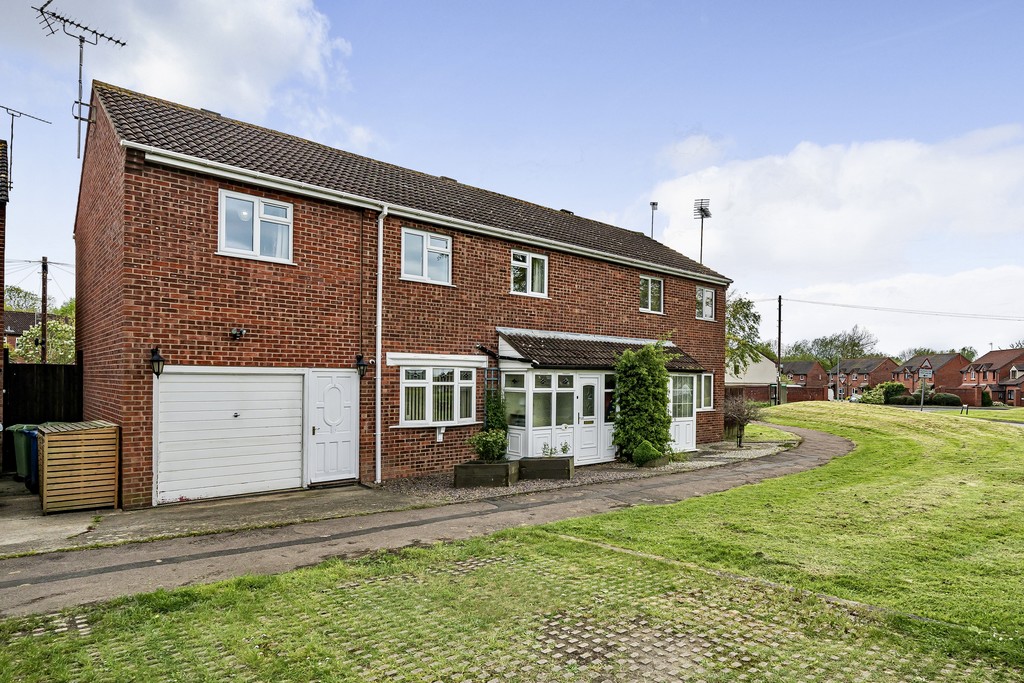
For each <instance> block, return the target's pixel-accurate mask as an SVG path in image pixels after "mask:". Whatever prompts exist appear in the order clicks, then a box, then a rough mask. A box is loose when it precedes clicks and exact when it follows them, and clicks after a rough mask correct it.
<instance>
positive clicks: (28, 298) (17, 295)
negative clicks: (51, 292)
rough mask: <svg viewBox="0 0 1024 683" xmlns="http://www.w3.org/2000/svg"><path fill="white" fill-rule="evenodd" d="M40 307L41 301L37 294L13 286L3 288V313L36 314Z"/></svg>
mask: <svg viewBox="0 0 1024 683" xmlns="http://www.w3.org/2000/svg"><path fill="white" fill-rule="evenodd" d="M41 307H42V299H41V298H40V296H39V295H38V294H35V293H34V292H30V291H28V290H27V289H22V288H21V287H17V286H15V285H6V286H5V287H4V310H5V311H32V312H33V313H38V312H39V311H40V310H41Z"/></svg>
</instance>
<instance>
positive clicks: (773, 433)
mask: <svg viewBox="0 0 1024 683" xmlns="http://www.w3.org/2000/svg"><path fill="white" fill-rule="evenodd" d="M799 440H800V437H798V436H797V435H796V434H793V433H791V432H784V431H782V430H781V429H776V428H775V427H769V426H767V425H755V424H751V425H747V426H746V428H745V429H744V430H743V442H744V443H762V442H763V443H774V442H779V441H799Z"/></svg>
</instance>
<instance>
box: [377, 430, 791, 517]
mask: <svg viewBox="0 0 1024 683" xmlns="http://www.w3.org/2000/svg"><path fill="white" fill-rule="evenodd" d="M794 444H795V442H785V443H748V444H746V445H744V446H743V447H742V448H737V446H736V444H735V443H734V442H731V441H720V442H718V443H713V444H704V445H702V446H699V447H698V449H697V451H695V452H693V453H690V454H689V458H687V459H686V460H685V461H684V462H671V463H669V464H667V465H665V466H663V467H637V466H636V465H633V464H632V463H628V462H609V463H602V464H600V465H584V466H582V467H577V468H576V470H575V473H574V475H573V478H572V479H570V480H568V481H564V480H555V479H533V480H530V481H520V482H517V483H516V484H513V485H512V486H507V487H501V488H493V487H485V486H478V487H473V488H462V489H457V488H455V486H454V485H453V481H454V477H453V476H452V473H451V472H440V473H438V474H430V475H427V476H424V477H408V478H405V479H394V480H392V481H388V482H385V483H384V484H382V485H381V488H382V489H384V490H386V491H391V492H394V493H399V494H402V495H403V496H408V497H410V498H417V499H420V500H421V501H422V502H424V503H429V504H435V503H460V502H464V501H471V500H480V499H483V498H500V497H504V496H515V495H520V494H523V493H535V492H537V491H550V490H551V489H564V488H570V487H573V486H587V485H588V484H601V483H604V482H610V481H622V480H624V479H647V478H649V477H660V476H663V475H666V474H674V473H676V472H690V471H692V470H701V469H705V468H708V467H718V466H720V465H728V464H729V463H731V462H739V461H742V460H753V459H755V458H763V457H765V456H767V455H774V454H775V453H778V452H779V451H782V450H786V449H787V448H790V447H792V446H793V445H794Z"/></svg>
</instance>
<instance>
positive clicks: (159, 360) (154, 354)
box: [149, 346, 167, 377]
mask: <svg viewBox="0 0 1024 683" xmlns="http://www.w3.org/2000/svg"><path fill="white" fill-rule="evenodd" d="M166 362H167V361H166V360H165V359H164V357H163V356H161V355H160V348H159V347H156V346H154V347H153V348H152V349H150V350H149V364H150V365H151V366H152V367H153V374H154V375H156V376H157V377H159V376H160V375H162V374H164V363H166Z"/></svg>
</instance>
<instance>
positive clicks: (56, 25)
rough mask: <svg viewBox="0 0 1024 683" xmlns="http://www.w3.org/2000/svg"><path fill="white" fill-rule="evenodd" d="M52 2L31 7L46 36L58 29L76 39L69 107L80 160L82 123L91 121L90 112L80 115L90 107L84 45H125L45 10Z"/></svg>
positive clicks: (47, 0)
mask: <svg viewBox="0 0 1024 683" xmlns="http://www.w3.org/2000/svg"><path fill="white" fill-rule="evenodd" d="M52 2H53V0H46V2H44V3H43V4H42V6H40V7H33V8H32V9H34V10H35V11H37V12H39V24H40V26H42V27H43V30H44V31H46V32H47V34H46V35H48V36H52V35H54V34H55V33H57V31H58V29H59V30H61V31H63V32H64V35H66V36H70V37H71V38H76V39H77V40H78V99H77V100H76V101H75V103H74V104H73V105H72V106H71V116H72V117H73V118H75V119H76V120H77V121H78V147H77V149H76V152H77V156H76V158H78V159H81V158H82V123H83V122H84V123H88V122H89V121H90V120H91V112H87V113H86V115H85V116H83V115H82V113H83V111H84V110H86V109H88V108H89V107H90V105H89V104H88V103H87V102H83V101H82V63H83V62H84V60H85V45H86V43H88V44H89V45H99V42H100V40H105V41H107V42H108V43H113V44H114V45H117V46H118V47H124V46H125V45H126V43H125V42H124V41H123V40H119V39H118V38H114V37H113V36H108V35H107V34H106V33H102V32H101V31H97V30H96V29H94V28H90V27H88V26H86V25H85V24H83V23H81V22H79V21H76V20H74V19H71V18H70V17H66V16H64V15H62V14H57V13H56V12H54V11H52V10H48V9H46V8H47V7H49V5H50V3H52Z"/></svg>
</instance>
